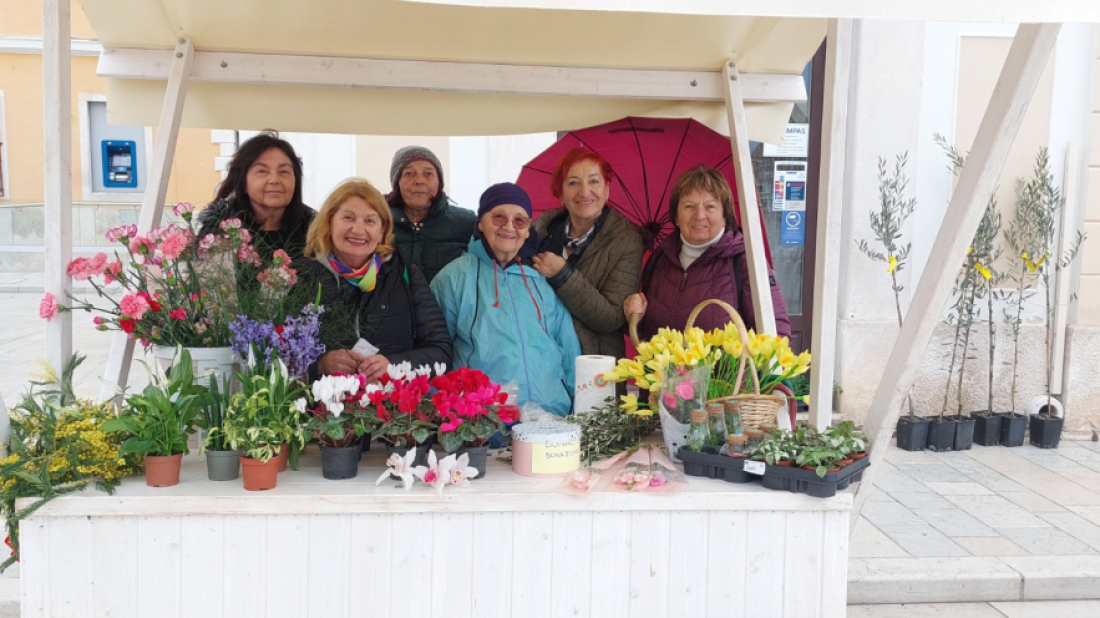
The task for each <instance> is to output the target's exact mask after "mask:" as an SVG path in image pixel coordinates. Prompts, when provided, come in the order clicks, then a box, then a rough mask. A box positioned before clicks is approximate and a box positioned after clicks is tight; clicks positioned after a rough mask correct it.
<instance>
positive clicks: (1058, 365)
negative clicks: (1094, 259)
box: [1045, 144, 1081, 395]
mask: <svg viewBox="0 0 1100 618" xmlns="http://www.w3.org/2000/svg"><path fill="white" fill-rule="evenodd" d="M1077 159H1078V155H1077V147H1076V146H1075V145H1074V144H1070V145H1069V146H1067V147H1066V165H1065V172H1064V175H1063V176H1062V178H1064V179H1065V182H1063V183H1062V186H1063V187H1065V194H1064V196H1063V197H1064V198H1065V203H1064V205H1063V206H1062V213H1061V214H1062V220H1061V221H1060V222H1059V225H1060V226H1061V227H1060V230H1061V238H1060V240H1059V242H1058V251H1057V253H1055V254H1054V257H1056V258H1058V259H1059V260H1060V259H1061V257H1062V255H1063V254H1064V253H1065V252H1066V251H1067V250H1069V248H1070V246H1071V245H1072V244H1073V234H1074V232H1076V231H1077V225H1076V223H1075V222H1076V221H1077V201H1078V190H1077V189H1078V186H1079V183H1080V179H1079V177H1080V174H1079V173H1078V170H1080V169H1081V162H1080V161H1078V160H1077ZM1073 281H1074V277H1073V269H1072V268H1069V267H1067V268H1063V269H1061V270H1059V271H1058V272H1057V274H1056V275H1055V277H1054V289H1055V296H1054V298H1055V305H1054V319H1053V325H1052V326H1053V331H1052V332H1053V333H1054V342H1053V346H1052V347H1053V348H1054V349H1053V350H1052V351H1051V358H1049V359H1047V362H1049V363H1052V365H1051V374H1050V392H1051V393H1052V394H1054V395H1061V394H1062V387H1063V385H1064V384H1063V382H1064V375H1065V368H1066V329H1067V327H1068V326H1069V303H1070V289H1071V288H1072V287H1073ZM1045 292H1046V293H1048V294H1049V293H1050V290H1045Z"/></svg>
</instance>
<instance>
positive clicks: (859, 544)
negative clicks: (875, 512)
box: [848, 517, 909, 558]
mask: <svg viewBox="0 0 1100 618" xmlns="http://www.w3.org/2000/svg"><path fill="white" fill-rule="evenodd" d="M848 557H849V558H907V557H909V554H907V553H905V550H904V549H902V548H901V547H899V546H898V544H897V543H895V542H893V541H891V540H890V537H888V536H886V535H885V534H883V533H882V531H881V530H879V529H878V528H876V527H875V526H874V525H872V524H871V522H869V521H867V520H866V519H863V518H862V517H861V518H859V521H858V522H856V528H855V530H854V531H852V537H851V539H850V540H849V541H848Z"/></svg>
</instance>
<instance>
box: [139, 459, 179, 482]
mask: <svg viewBox="0 0 1100 618" xmlns="http://www.w3.org/2000/svg"><path fill="white" fill-rule="evenodd" d="M182 463H183V453H176V454H175V455H168V456H167V457H161V456H157V455H146V456H145V484H146V485H148V486H149V487H171V486H173V485H179V482H180V465H182Z"/></svg>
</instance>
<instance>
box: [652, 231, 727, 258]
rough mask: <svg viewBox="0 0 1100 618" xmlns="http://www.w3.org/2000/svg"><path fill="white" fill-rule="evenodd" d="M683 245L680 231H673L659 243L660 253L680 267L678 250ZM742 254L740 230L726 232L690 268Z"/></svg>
mask: <svg viewBox="0 0 1100 618" xmlns="http://www.w3.org/2000/svg"><path fill="white" fill-rule="evenodd" d="M683 243H684V241H683V238H681V237H680V230H674V231H673V232H672V233H671V234H669V235H668V236H666V237H665V239H664V240H663V241H661V251H662V252H664V254H665V256H666V257H668V259H670V260H672V263H673V264H676V265H677V266H680V249H681V247H683ZM744 252H745V239H744V238H743V237H742V236H741V230H726V231H725V232H724V233H723V234H722V238H721V239H719V241H718V242H716V243H714V244H713V245H711V246H710V247H708V248H707V250H706V251H704V252H703V255H700V256H699V259H697V260H695V262H694V263H692V267H694V266H695V265H696V264H708V263H710V262H713V261H715V260H724V259H729V258H731V257H733V256H735V255H737V254H739V253H744Z"/></svg>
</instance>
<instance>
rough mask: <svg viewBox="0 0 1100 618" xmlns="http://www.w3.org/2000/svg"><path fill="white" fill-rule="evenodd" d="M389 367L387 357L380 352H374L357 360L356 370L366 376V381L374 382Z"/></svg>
mask: <svg viewBox="0 0 1100 618" xmlns="http://www.w3.org/2000/svg"><path fill="white" fill-rule="evenodd" d="M389 367H390V361H389V359H388V358H386V357H385V356H382V355H381V354H374V355H372V356H367V357H364V358H363V360H361V361H359V367H358V372H359V373H361V374H363V376H364V377H366V378H367V382H374V381H375V380H377V379H378V378H381V377H382V374H384V373H386V370H387V369H389Z"/></svg>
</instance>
